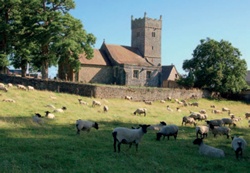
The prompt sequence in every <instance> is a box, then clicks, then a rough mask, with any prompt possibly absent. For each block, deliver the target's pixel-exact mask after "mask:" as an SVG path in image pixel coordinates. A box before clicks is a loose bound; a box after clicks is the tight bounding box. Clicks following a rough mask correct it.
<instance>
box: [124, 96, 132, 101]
mask: <svg viewBox="0 0 250 173" xmlns="http://www.w3.org/2000/svg"><path fill="white" fill-rule="evenodd" d="M132 99H133V97H131V96H125V100H132Z"/></svg>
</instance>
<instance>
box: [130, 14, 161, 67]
mask: <svg viewBox="0 0 250 173" xmlns="http://www.w3.org/2000/svg"><path fill="white" fill-rule="evenodd" d="M161 29H162V16H160V19H159V20H157V19H151V18H148V17H147V16H146V13H144V18H139V19H133V16H132V17H131V30H132V34H131V35H132V38H131V46H132V47H137V48H138V49H139V50H140V52H141V53H142V55H143V57H144V58H145V59H146V60H147V61H148V62H149V63H151V64H152V65H154V66H161Z"/></svg>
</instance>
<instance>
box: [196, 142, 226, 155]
mask: <svg viewBox="0 0 250 173" xmlns="http://www.w3.org/2000/svg"><path fill="white" fill-rule="evenodd" d="M193 144H194V145H199V153H200V154H202V155H205V156H210V157H225V153H224V151H223V150H221V149H218V148H215V147H212V146H209V145H206V144H204V143H203V139H202V138H201V139H200V138H197V139H195V140H194V141H193Z"/></svg>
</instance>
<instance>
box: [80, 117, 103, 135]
mask: <svg viewBox="0 0 250 173" xmlns="http://www.w3.org/2000/svg"><path fill="white" fill-rule="evenodd" d="M92 127H93V128H95V129H96V130H98V129H99V125H98V123H97V122H93V121H88V120H81V119H79V120H76V129H77V134H80V131H81V130H82V131H87V132H90V129H91V128H92Z"/></svg>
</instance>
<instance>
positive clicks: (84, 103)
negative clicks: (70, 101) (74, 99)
mask: <svg viewBox="0 0 250 173" xmlns="http://www.w3.org/2000/svg"><path fill="white" fill-rule="evenodd" d="M78 101H79V104H80V105H88V103H87V102H85V101H83V100H82V99H78Z"/></svg>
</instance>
